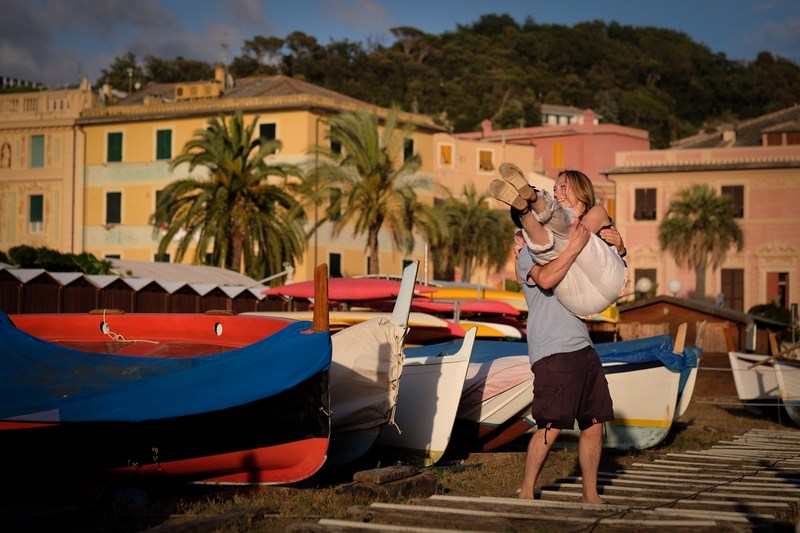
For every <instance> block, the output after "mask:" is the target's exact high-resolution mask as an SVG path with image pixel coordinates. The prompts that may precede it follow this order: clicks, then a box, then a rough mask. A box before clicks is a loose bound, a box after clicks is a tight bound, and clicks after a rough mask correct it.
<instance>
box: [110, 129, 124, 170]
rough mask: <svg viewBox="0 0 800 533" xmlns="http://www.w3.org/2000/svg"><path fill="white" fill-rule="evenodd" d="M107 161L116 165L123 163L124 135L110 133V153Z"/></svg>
mask: <svg viewBox="0 0 800 533" xmlns="http://www.w3.org/2000/svg"><path fill="white" fill-rule="evenodd" d="M106 161H108V162H109V163H114V162H118V161H122V133H121V132H116V133H109V134H108V153H107V154H106Z"/></svg>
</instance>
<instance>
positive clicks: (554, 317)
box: [517, 246, 592, 366]
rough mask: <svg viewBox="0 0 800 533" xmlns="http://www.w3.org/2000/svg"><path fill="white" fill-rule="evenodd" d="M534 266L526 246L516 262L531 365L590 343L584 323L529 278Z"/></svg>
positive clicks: (551, 292)
mask: <svg viewBox="0 0 800 533" xmlns="http://www.w3.org/2000/svg"><path fill="white" fill-rule="evenodd" d="M534 264H535V261H534V259H533V257H532V256H531V254H530V250H528V247H527V246H525V247H523V248H522V250H520V253H519V258H518V259H517V274H518V277H519V279H522V280H525V281H524V282H523V283H522V293H523V294H524V295H525V301H526V303H527V305H528V310H529V311H528V327H527V335H528V357H529V358H530V362H531V366H533V363H535V362H536V361H538V360H539V359H542V358H544V357H547V356H549V355H553V354H556V353H564V352H574V351H576V350H580V349H581V348H584V347H586V346H588V345H591V344H592V341H591V339H590V338H589V329H588V328H587V327H586V324H585V323H584V322H583V320H581V319H580V318H578V317H577V316H575V315H573V314H572V313H571V312H570V311H568V310H567V308H566V307H564V306H563V305H562V304H561V302H559V301H558V298H556V297H555V295H553V291H552V290H547V289H542V288H540V287H538V286H537V285H536V284H535V283H534V282H533V281H531V280H530V279H529V278H528V273H529V272H530V270H531V268H532V267H533V265H534Z"/></svg>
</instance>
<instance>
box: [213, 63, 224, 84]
mask: <svg viewBox="0 0 800 533" xmlns="http://www.w3.org/2000/svg"><path fill="white" fill-rule="evenodd" d="M214 80H215V81H216V82H217V83H219V84H220V86H221V87H222V89H223V90H225V89H227V87H225V66H224V65H222V64H217V66H216V67H214Z"/></svg>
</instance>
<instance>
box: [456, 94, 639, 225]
mask: <svg viewBox="0 0 800 533" xmlns="http://www.w3.org/2000/svg"><path fill="white" fill-rule="evenodd" d="M561 108H562V106H542V114H543V117H544V122H545V124H547V125H545V126H536V127H531V128H515V129H508V130H492V123H491V121H489V120H484V121H483V123H482V129H481V131H478V132H470V133H459V134H456V135H455V137H458V138H461V139H481V140H488V141H494V142H498V143H508V144H527V145H532V146H535V147H536V156H537V158H540V159H541V170H539V171H540V172H542V173H544V174H545V175H547V176H550V177H553V178H554V177H555V176H556V175H557V174H558V172H559V171H560V170H562V169H564V168H574V169H578V170H581V171H582V172H584V173H585V174H586V175H587V176H589V178H590V179H591V180H592V181H593V183H594V185H595V190H596V192H597V196H598V199H599V200H600V202H601V203H603V204H604V205H605V206H606V209H608V212H609V213H611V215H612V216H616V215H615V214H614V213H615V210H616V209H615V201H614V196H615V188H614V184H613V183H612V182H611V181H609V180H608V178H607V176H606V175H605V174H604V173H603V170H604V169H607V168H609V167H611V166H614V164H615V163H614V161H615V160H614V157H615V155H616V153H617V152H620V151H633V150H649V149H650V136H649V133H648V132H647V130H640V129H636V128H630V127H627V126H618V125H615V124H602V123H599V122H598V120H597V116H596V115H595V113H594V112H593V111H592V110H591V109H585V110H583V111H582V112H581V114H580V115H577V114H574V113H572V114H570V113H567V112H566V111H570V110H574V109H575V108H569V109H567V108H563V109H565V110H566V111H565V112H564V113H558V110H559V109H561ZM537 170H538V169H537Z"/></svg>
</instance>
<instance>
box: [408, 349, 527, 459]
mask: <svg viewBox="0 0 800 533" xmlns="http://www.w3.org/2000/svg"><path fill="white" fill-rule="evenodd" d="M459 342H460V341H452V342H449V343H440V344H436V345H429V346H420V347H416V348H408V349H407V350H406V353H407V355H409V356H411V355H432V354H435V353H454V352H455V351H456V350H458V349H459V348H460V344H459ZM532 399H533V373H532V372H531V368H530V362H529V358H528V345H527V343H525V342H508V341H496V340H487V339H480V340H476V341H475V346H474V347H473V350H472V359H471V360H470V364H469V369H468V370H467V376H466V379H465V382H464V389H463V391H462V393H461V399H460V402H459V407H458V412H457V414H456V431H457V434H458V437H459V441H460V442H459V445H460V446H462V447H464V448H465V449H469V450H474V449H480V450H482V451H489V450H491V449H494V448H496V447H498V446H501V445H502V444H505V443H506V442H508V441H510V440H513V439H514V438H516V437H519V436H520V435H522V434H523V433H525V432H526V431H528V430H529V429H530V425H529V424H527V423H525V422H522V424H523V425H522V426H518V427H521V430H520V431H518V432H517V433H514V430H516V429H517V428H512V430H511V431H509V428H508V427H507V423H509V422H510V421H511V422H512V423H513V421H521V420H522V419H523V418H524V417H525V416H526V415H527V414H528V413H529V412H530V407H531V401H532ZM497 437H500V439H501V440H499V441H496V440H495V439H496V438H497Z"/></svg>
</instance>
